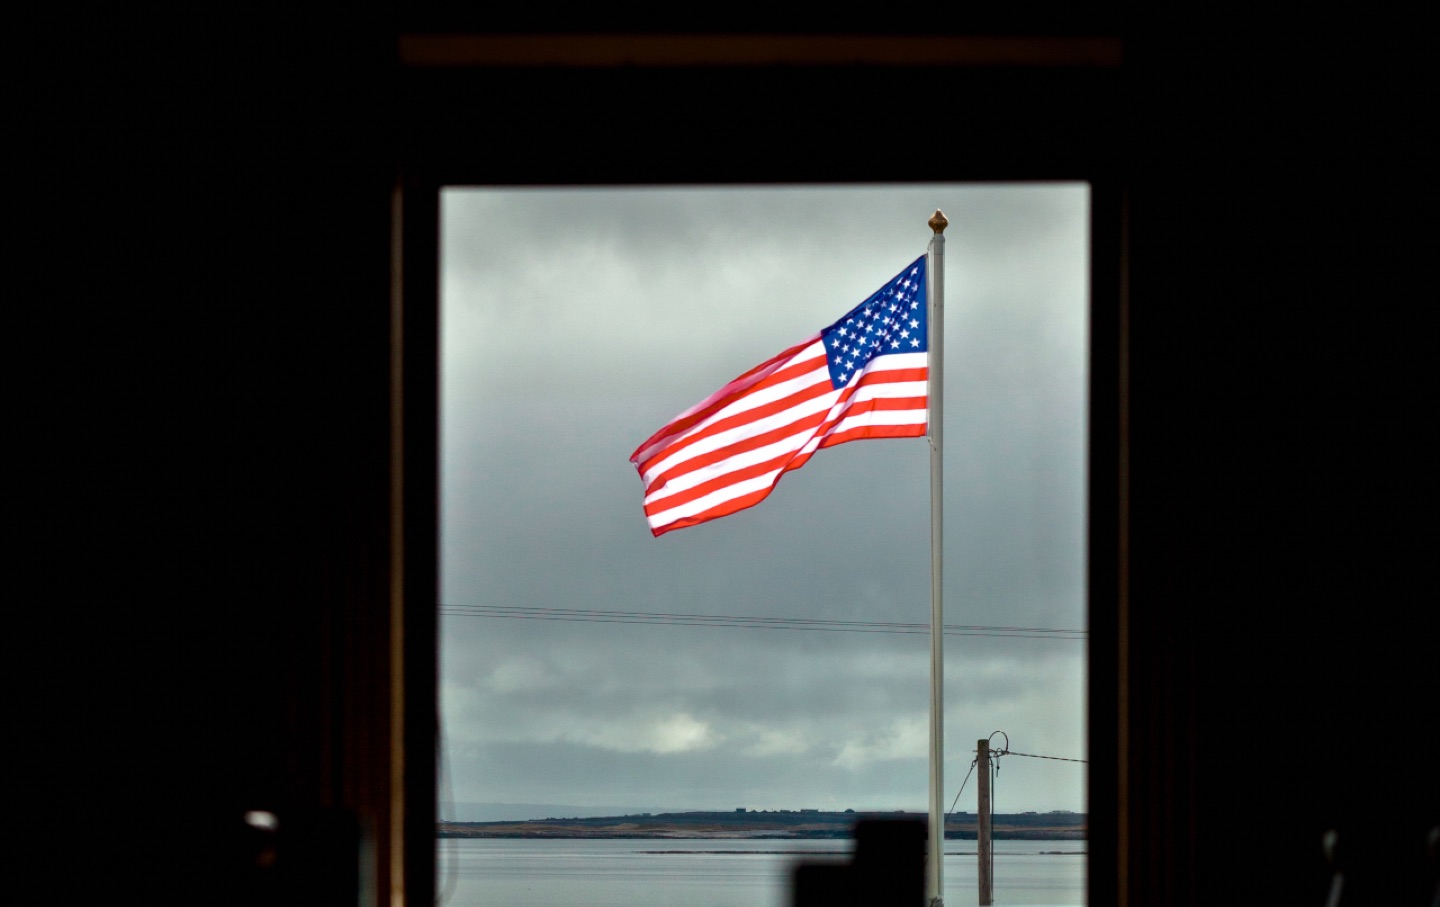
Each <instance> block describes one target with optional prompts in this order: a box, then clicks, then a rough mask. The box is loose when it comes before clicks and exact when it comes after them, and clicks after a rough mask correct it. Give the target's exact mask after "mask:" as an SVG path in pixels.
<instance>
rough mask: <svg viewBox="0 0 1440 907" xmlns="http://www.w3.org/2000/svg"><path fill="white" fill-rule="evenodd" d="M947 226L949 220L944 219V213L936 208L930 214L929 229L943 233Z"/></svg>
mask: <svg viewBox="0 0 1440 907" xmlns="http://www.w3.org/2000/svg"><path fill="white" fill-rule="evenodd" d="M948 226H950V221H948V220H946V219H945V215H944V214H943V213H941V211H940V209H939V208H936V209H935V213H934V214H932V215H930V229H931V230H934V231H935V232H936V233H944V232H945V228H946V227H948Z"/></svg>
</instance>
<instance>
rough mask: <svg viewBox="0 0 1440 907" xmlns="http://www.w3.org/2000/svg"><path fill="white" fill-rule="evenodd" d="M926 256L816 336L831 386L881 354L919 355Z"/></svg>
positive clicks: (925, 340) (924, 341)
mask: <svg viewBox="0 0 1440 907" xmlns="http://www.w3.org/2000/svg"><path fill="white" fill-rule="evenodd" d="M927 302H928V300H927V298H926V295H925V256H924V255H922V256H920V257H919V258H917V259H915V261H914V263H912V264H911V265H910V266H909V267H907V268H906V269H905V270H903V271H901V272H900V273H899V274H896V275H895V276H894V277H893V278H891V280H890V282H889V283H887V284H885V286H883V287H881V288H880V289H879V290H876V291H875V292H874V293H873V294H872V295H871V296H870V298H869V299H867V300H865V301H864V302H862V303H860V304H859V305H857V306H856V307H855V308H853V309H851V310H850V311H849V312H848V313H847V314H846V315H844V316H843V317H841V319H840V320H839V321H837V322H835V323H834V324H832V325H830V326H829V327H828V328H825V329H823V330H822V331H821V332H820V339H821V340H823V341H824V342H825V361H826V362H827V363H828V364H829V366H830V386H831V387H835V388H840V387H843V386H845V384H846V382H848V381H849V380H850V378H851V377H852V376H853V375H854V374H855V373H856V372H858V371H862V370H864V368H865V366H866V365H868V364H869V362H870V360H871V359H874V358H875V357H876V356H880V355H883V354H885V353H923V352H925V351H926V350H927V349H928V346H929V333H928V332H927V330H926V312H925V310H926V305H927Z"/></svg>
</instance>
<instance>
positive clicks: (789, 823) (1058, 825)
mask: <svg viewBox="0 0 1440 907" xmlns="http://www.w3.org/2000/svg"><path fill="white" fill-rule="evenodd" d="M899 816H905V817H909V818H915V819H921V820H923V819H924V818H925V814H924V813H918V812H899V811H896V812H883V813H882V812H877V813H864V812H856V811H855V810H849V809H847V810H845V811H844V812H823V811H821V810H817V809H795V810H790V809H781V810H747V809H736V810H732V811H730V812H706V811H693V812H667V813H653V814H652V813H632V814H630V815H624V816H581V817H571V818H547V819H527V820H519V821H515V820H510V821H494V822H450V821H441V822H440V823H439V824H438V825H437V828H436V834H437V836H438V837H441V838H758V839H764V838H849V837H850V836H851V833H852V831H853V829H854V827H855V823H856V821H858V820H860V819H864V818H896V817H899ZM992 829H993V834H994V838H995V840H997V841H999V840H1022V839H1026V840H1041V841H1066V840H1076V841H1078V840H1084V838H1085V831H1086V814H1085V813H1075V812H1065V811H1055V812H1044V813H1035V812H1025V813H996V814H995V815H994V816H993V824H992ZM976 834H977V825H976V816H975V814H974V813H963V812H962V813H949V814H947V815H946V817H945V837H946V839H948V840H962V841H963V840H974V839H975V837H976Z"/></svg>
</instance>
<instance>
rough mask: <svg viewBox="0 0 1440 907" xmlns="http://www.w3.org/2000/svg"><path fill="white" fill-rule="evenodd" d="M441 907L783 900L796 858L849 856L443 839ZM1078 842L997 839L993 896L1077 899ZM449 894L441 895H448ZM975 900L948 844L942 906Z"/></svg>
mask: <svg viewBox="0 0 1440 907" xmlns="http://www.w3.org/2000/svg"><path fill="white" fill-rule="evenodd" d="M436 845H437V849H438V864H439V865H438V870H439V872H438V877H437V880H436V881H437V888H438V890H439V891H440V892H441V894H442V899H441V903H442V904H443V905H445V907H580V905H585V907H661V905H664V907H674V905H677V904H683V905H687V907H690V905H693V907H788V905H789V902H790V870H791V868H792V867H793V866H794V865H795V863H796V862H797V861H798V860H801V859H806V860H826V859H829V860H836V861H844V860H846V859H848V853H849V848H850V846H851V844H850V842H848V841H776V840H719V841H717V840H690V839H686V840H659V841H657V840H626V841H613V840H601V841H594V840H590V841H586V840H558V841H537V840H510V839H488V840H487V839H469V840H463V839H454V838H448V839H441V840H439V841H437V842H436ZM1084 852H1085V842H1084V841H1002V842H997V843H996V845H995V903H996V904H997V905H1002V907H1020V905H1024V907H1082V905H1084V903H1085V853H1084ZM447 892H448V893H449V897H448V898H446V897H443V895H444V894H445V893H447ZM976 901H977V896H976V857H975V842H973V841H947V842H946V845H945V904H946V907H970V905H974V904H975V903H976Z"/></svg>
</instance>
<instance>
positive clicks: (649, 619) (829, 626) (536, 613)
mask: <svg viewBox="0 0 1440 907" xmlns="http://www.w3.org/2000/svg"><path fill="white" fill-rule="evenodd" d="M440 613H441V614H445V615H449V616H453V617H489V618H506V619H512V620H558V621H578V622H583V623H618V624H652V625H668V626H691V627H697V626H698V627H728V628H731V629H749V630H808V631H812V632H828V633H898V634H925V633H929V632H930V625H929V624H921V623H902V622H897V621H870V620H823V619H814V618H802V617H755V616H738V615H724V614H678V613H664V612H653V611H604V610H597V609H591V608H535V607H512V606H505V605H446V604H442V605H441V606H440ZM944 633H945V635H946V636H992V637H1010V638H1018V639H1068V640H1084V639H1085V638H1086V637H1087V636H1088V635H1089V631H1087V630H1073V629H1063V628H1058V627H999V626H985V625H974V624H946V625H945V628H944Z"/></svg>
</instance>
